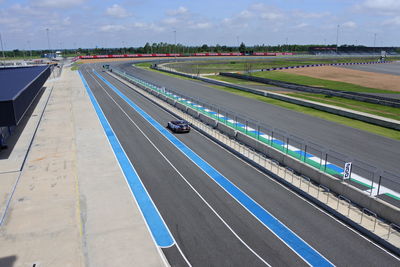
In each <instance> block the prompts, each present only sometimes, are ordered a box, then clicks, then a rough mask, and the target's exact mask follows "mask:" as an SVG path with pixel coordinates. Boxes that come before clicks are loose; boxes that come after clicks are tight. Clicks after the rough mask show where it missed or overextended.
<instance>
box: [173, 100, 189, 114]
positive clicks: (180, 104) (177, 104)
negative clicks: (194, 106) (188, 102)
mask: <svg viewBox="0 0 400 267" xmlns="http://www.w3.org/2000/svg"><path fill="white" fill-rule="evenodd" d="M175 107H176V108H178V109H180V110H182V111H183V112H187V109H188V107H187V106H185V105H184V104H182V103H179V102H176V103H175Z"/></svg>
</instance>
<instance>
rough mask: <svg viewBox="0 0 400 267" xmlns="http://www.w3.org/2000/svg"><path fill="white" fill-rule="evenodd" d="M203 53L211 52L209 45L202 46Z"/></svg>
mask: <svg viewBox="0 0 400 267" xmlns="http://www.w3.org/2000/svg"><path fill="white" fill-rule="evenodd" d="M201 51H202V52H208V51H209V48H208V45H206V44H203V45H202V46H201Z"/></svg>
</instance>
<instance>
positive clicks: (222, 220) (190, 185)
mask: <svg viewBox="0 0 400 267" xmlns="http://www.w3.org/2000/svg"><path fill="white" fill-rule="evenodd" d="M102 88H103V89H104V87H102ZM105 92H106V93H107V95H108V96H109V97H110V98H111V99H112V100H113V101H114V103H115V104H116V105H117V106H118V107H119V108H120V109H121V111H122V112H123V113H124V114H125V115H126V116H127V117H128V119H129V120H130V121H131V122H132V124H134V125H135V126H136V128H137V129H138V130H139V131H140V132H141V133H142V134H143V136H144V137H145V138H146V139H147V140H148V141H149V143H150V144H151V145H152V146H153V147H154V148H155V149H156V150H157V151H158V152H159V153H160V155H161V156H162V157H163V158H164V159H165V160H166V161H167V162H168V164H169V165H170V166H171V167H172V168H173V169H174V170H175V171H176V172H177V173H178V174H179V176H180V177H181V178H182V179H183V180H184V181H185V182H186V183H187V184H188V186H189V187H190V188H191V189H192V190H193V191H194V192H195V193H196V195H197V196H198V197H199V198H200V199H201V200H202V201H203V202H204V204H206V205H207V207H208V208H209V209H210V210H211V211H212V212H213V213H214V214H215V215H216V216H217V217H218V219H220V221H221V222H222V223H223V224H224V225H225V226H226V227H227V228H228V229H229V230H230V231H231V232H232V234H233V235H234V236H235V237H236V238H237V239H238V240H239V241H240V242H241V243H242V244H243V245H244V246H245V247H247V248H248V249H249V250H250V251H251V252H252V253H253V254H254V255H255V256H256V257H257V258H258V259H260V260H261V261H262V262H263V263H264V264H265V265H267V266H271V265H270V264H269V263H268V262H267V261H265V260H264V259H263V258H262V257H261V256H260V255H258V254H257V253H256V252H255V251H254V250H253V249H252V248H251V247H250V246H249V245H248V244H247V243H246V242H245V241H244V240H242V239H241V238H240V236H239V235H238V234H237V233H236V232H235V231H234V230H233V229H232V228H231V227H230V226H229V224H228V223H227V222H226V221H225V220H224V219H223V218H222V217H221V216H220V215H219V214H218V213H217V211H216V210H214V208H213V207H212V206H211V205H210V204H209V203H208V202H207V201H206V200H205V199H204V198H203V196H202V195H201V194H200V193H199V192H198V191H197V190H196V189H195V188H194V187H193V186H192V184H191V183H190V182H189V181H188V180H187V179H186V178H185V177H184V176H183V174H181V173H180V172H179V170H178V169H177V168H176V167H175V166H174V165H173V164H172V162H171V161H169V159H168V158H167V157H166V156H165V155H164V154H163V153H162V152H161V151H160V150H159V149H158V147H157V146H156V145H155V144H154V143H153V142H152V141H151V140H150V139H149V137H148V136H147V135H146V134H145V133H144V132H143V131H142V130H141V129H140V128H139V126H138V125H137V124H136V123H135V122H134V121H133V120H132V119H131V117H129V115H128V114H127V113H126V112H125V110H123V109H122V107H121V106H120V105H119V104H118V103H117V102H116V101H115V99H114V98H113V97H112V96H110V94H109V93H108V92H107V91H106V90H105ZM121 99H122V98H121ZM122 100H123V99H122ZM123 101H124V100H123Z"/></svg>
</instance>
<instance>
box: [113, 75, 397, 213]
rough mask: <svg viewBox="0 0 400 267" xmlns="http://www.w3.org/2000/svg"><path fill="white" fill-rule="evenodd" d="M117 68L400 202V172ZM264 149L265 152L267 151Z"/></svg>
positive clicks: (273, 145)
mask: <svg viewBox="0 0 400 267" xmlns="http://www.w3.org/2000/svg"><path fill="white" fill-rule="evenodd" d="M113 72H114V73H117V74H119V75H120V76H123V77H124V78H125V79H128V80H129V81H131V82H133V83H135V84H137V85H140V86H143V87H146V88H149V89H151V90H153V91H155V92H157V93H160V94H162V95H163V96H165V97H166V98H168V99H171V100H173V101H177V102H179V103H181V104H182V105H185V106H187V107H190V108H191V109H194V110H196V111H197V112H198V113H199V114H203V115H205V116H207V117H210V118H212V119H213V120H215V121H217V122H218V123H221V124H224V125H226V126H228V127H230V128H232V129H234V130H235V131H237V132H238V133H242V134H245V135H246V136H250V137H252V138H254V139H256V140H258V141H259V142H261V143H263V144H266V145H267V147H270V148H274V149H276V150H279V151H280V152H282V153H284V154H286V155H288V156H290V157H292V158H295V159H297V160H299V161H301V162H303V163H305V164H307V165H309V166H312V167H314V168H316V169H318V170H320V171H322V172H324V173H327V174H330V175H332V176H334V177H336V178H337V179H341V180H343V181H345V182H346V183H349V184H351V185H353V186H355V187H357V188H359V189H360V190H362V191H364V192H365V193H366V194H368V195H370V196H374V197H379V198H381V199H383V200H384V201H387V202H389V203H391V204H393V205H397V206H399V205H400V194H399V193H398V192H400V176H398V175H396V174H394V173H390V172H387V171H384V170H380V169H378V168H377V167H375V166H371V165H369V164H366V163H364V162H361V161H358V160H355V159H351V158H349V157H348V156H346V155H343V154H341V153H338V152H336V151H333V150H329V149H327V148H325V147H324V146H321V145H319V144H316V143H314V142H311V141H308V140H304V139H302V138H299V137H297V136H295V135H293V134H291V133H288V132H285V131H283V130H280V129H278V128H275V127H273V126H272V125H266V124H263V123H260V122H258V121H254V120H252V119H250V118H249V116H243V114H237V113H236V112H234V111H232V110H229V108H226V107H222V106H219V105H218V106H217V105H213V104H210V103H208V102H206V101H204V100H201V99H199V98H193V97H188V96H184V95H182V94H179V93H177V92H175V91H173V90H171V89H166V88H165V87H163V86H161V85H156V84H153V83H149V82H147V81H144V80H141V79H138V78H136V77H133V76H131V75H129V74H127V73H125V72H121V71H119V70H116V69H114V70H113ZM260 152H261V153H263V152H264V151H260ZM348 162H351V163H352V171H351V172H350V175H349V176H348V177H346V178H345V177H344V166H345V164H346V163H348Z"/></svg>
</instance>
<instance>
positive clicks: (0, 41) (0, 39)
mask: <svg viewBox="0 0 400 267" xmlns="http://www.w3.org/2000/svg"><path fill="white" fill-rule="evenodd" d="M0 44H1V53H2V55H3V60H4V61H3V65H4V66H5V65H6V62H5V61H6V56H5V54H4V47H3V39H2V38H1V33H0Z"/></svg>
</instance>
